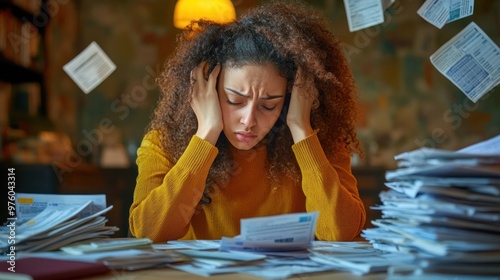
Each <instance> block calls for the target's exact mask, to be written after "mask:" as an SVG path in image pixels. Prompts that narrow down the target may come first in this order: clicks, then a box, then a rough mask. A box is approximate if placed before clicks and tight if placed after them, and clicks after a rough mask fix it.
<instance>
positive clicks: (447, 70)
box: [430, 22, 500, 102]
mask: <svg viewBox="0 0 500 280" xmlns="http://www.w3.org/2000/svg"><path fill="white" fill-rule="evenodd" d="M430 60H431V63H432V64H433V65H434V67H436V69H437V70H439V72H441V74H443V75H444V76H445V77H446V78H448V79H449V80H450V81H451V82H452V83H453V84H454V85H455V86H457V87H458V88H459V89H460V90H461V91H462V92H463V93H465V95H466V96H467V97H468V98H469V99H470V100H472V101H473V102H477V101H478V100H479V99H480V98H481V97H482V96H483V95H485V94H486V93H487V92H488V91H489V90H491V89H492V88H493V87H495V86H496V85H498V84H499V83H500V48H499V47H498V46H497V45H496V44H495V43H494V42H493V41H492V40H491V39H490V38H489V37H488V35H487V34H486V33H484V31H483V30H481V28H480V27H479V26H477V25H476V24H475V23H474V22H471V23H470V24H469V25H467V27H466V28H464V29H463V30H462V31H460V32H459V33H458V34H457V35H455V36H454V37H453V38H452V39H451V40H449V41H448V42H446V43H445V44H444V45H443V46H442V47H441V48H439V50H437V51H436V52H435V53H434V54H432V55H431V57H430Z"/></svg>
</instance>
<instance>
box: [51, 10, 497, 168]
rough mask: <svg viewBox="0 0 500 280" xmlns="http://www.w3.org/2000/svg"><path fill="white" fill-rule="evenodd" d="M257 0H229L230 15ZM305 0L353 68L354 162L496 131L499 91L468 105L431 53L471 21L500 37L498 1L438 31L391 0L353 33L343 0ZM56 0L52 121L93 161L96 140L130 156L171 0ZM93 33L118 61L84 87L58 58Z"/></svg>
mask: <svg viewBox="0 0 500 280" xmlns="http://www.w3.org/2000/svg"><path fill="white" fill-rule="evenodd" d="M54 1H55V0H54ZM261 2H264V1H259V0H233V3H234V5H235V7H236V11H237V14H238V15H241V14H243V13H245V11H247V10H248V9H250V8H252V7H254V6H255V5H258V4H259V3H261ZM306 2H307V3H309V4H310V5H312V6H314V7H315V8H318V9H320V10H321V11H322V12H323V13H324V14H325V15H326V16H327V17H328V18H329V20H330V29H331V30H332V31H333V32H334V34H336V35H337V36H338V37H339V39H340V40H341V41H342V42H343V44H344V46H345V50H346V55H347V57H348V58H349V60H350V64H351V67H352V69H353V72H354V74H355V76H356V80H357V84H358V90H359V100H360V106H361V109H362V114H361V116H360V119H359V137H360V139H361V141H362V143H363V147H364V149H365V152H364V153H365V157H364V158H363V159H360V160H359V161H356V163H357V164H359V165H370V166H382V167H384V168H392V167H394V166H395V162H394V160H393V157H394V155H396V154H398V153H401V152H404V151H409V150H413V149H417V148H420V147H423V146H428V147H437V148H444V149H458V148H462V147H464V146H467V145H469V144H472V143H475V142H477V141H480V140H484V139H487V138H489V137H492V136H495V135H497V134H499V133H500V110H499V108H500V94H499V93H498V92H499V91H500V89H499V88H498V87H497V88H495V89H493V90H492V91H491V92H490V93H489V94H487V95H486V96H484V97H483V98H482V99H481V100H479V101H478V102H477V103H476V104H474V103H472V102H471V101H469V100H468V99H467V97H466V96H465V95H464V94H463V93H462V92H461V91H460V90H459V89H458V88H456V87H455V86H454V85H453V84H452V83H451V82H450V81H448V80H447V79H446V78H445V77H443V76H442V75H441V74H440V73H439V72H438V71H437V70H436V69H435V68H434V67H433V66H432V65H431V63H430V61H429V56H430V55H431V54H432V53H433V52H434V51H436V50H437V49H438V48H439V47H440V46H441V45H442V44H444V43H445V42H446V41H448V40H449V39H450V38H452V37H453V36H454V35H455V34H457V33H458V32H459V31H460V30H462V29H463V28H464V27H465V26H466V25H467V24H468V23H470V22H472V21H474V22H476V23H477V24H478V25H479V26H480V27H481V28H482V29H483V30H484V31H485V32H486V33H487V34H488V35H489V36H490V38H491V39H492V40H493V41H494V42H495V43H496V44H497V45H500V1H488V0H476V1H475V11H474V15H473V16H470V17H467V18H463V19H460V20H458V21H456V22H452V23H449V24H447V25H445V26H444V27H443V28H442V29H437V28H436V27H434V26H433V25H431V24H429V23H428V22H426V21H425V20H423V19H422V18H421V17H420V16H419V15H418V14H417V13H416V11H417V9H418V8H419V7H420V6H421V5H422V3H423V2H424V1H423V0H421V1H416V0H399V1H396V3H394V4H393V5H392V6H391V7H390V8H389V9H388V10H387V11H386V12H385V22H384V23H383V24H380V25H378V26H374V27H370V28H368V29H364V30H360V31H357V32H353V33H351V32H349V29H348V26H347V20H346V14H345V9H344V4H343V1H342V0H314V1H306ZM57 3H59V5H58V7H57V10H54V12H53V13H52V15H53V17H52V19H51V22H50V36H51V39H50V46H49V54H50V64H49V69H50V72H49V73H48V75H47V77H48V90H49V93H50V96H49V99H50V100H49V117H50V119H51V120H52V122H53V124H54V129H55V130H57V131H59V132H63V133H65V134H67V135H68V136H69V138H70V139H71V142H72V144H73V146H75V145H76V144H77V143H78V142H79V141H83V140H85V139H86V137H87V138H88V137H89V136H88V135H92V136H91V137H94V139H95V140H99V141H96V142H98V145H96V146H97V147H96V150H95V153H93V154H92V155H90V156H88V157H87V160H88V161H90V162H93V163H99V159H98V157H99V151H100V146H103V145H113V144H116V143H119V144H121V145H123V146H124V147H126V149H127V151H128V153H129V157H130V162H133V160H135V149H136V148H137V146H138V145H139V144H140V141H141V139H142V136H143V135H144V130H145V128H146V126H147V124H148V122H149V118H150V114H151V112H152V110H153V108H154V106H155V104H156V101H157V99H158V96H159V91H158V88H157V87H156V86H155V84H154V77H155V75H156V74H157V73H158V72H159V71H160V69H161V67H162V65H163V61H164V60H165V58H166V57H167V56H168V55H169V54H170V53H171V52H172V51H173V50H174V48H175V45H176V39H175V38H176V35H177V34H179V32H180V30H177V29H175V28H174V27H173V24H172V15H173V9H174V6H175V1H170V0H169V1H167V0H141V1H132V0H123V1H118V0H99V1H98V0H86V1H78V0H68V1H63V0H59V1H57ZM92 41H95V42H97V43H98V44H99V45H100V46H101V48H102V49H103V50H104V51H105V52H106V53H107V55H108V56H109V57H110V59H111V60H112V61H113V62H114V63H115V64H116V66H117V69H116V70H115V72H114V73H113V74H111V76H109V78H107V79H106V80H105V81H104V82H103V83H102V84H101V85H99V86H98V87H97V88H96V89H95V90H94V91H92V92H91V93H89V94H88V95H85V94H84V93H83V92H82V91H81V90H80V89H79V88H78V87H77V86H76V85H75V83H74V82H73V81H72V80H71V79H70V78H69V77H68V75H67V74H66V73H65V72H64V71H63V70H62V66H63V65H64V64H65V63H67V62H68V61H69V60H71V59H72V58H73V57H74V56H76V55H77V54H78V53H79V52H81V51H82V50H83V49H84V48H85V47H86V46H88V44H90V43H91V42H92ZM103 119H109V120H111V125H112V126H113V128H114V129H113V130H112V131H111V132H108V131H107V132H106V133H104V132H103V131H100V130H98V129H99V126H100V123H101V122H102V120H103ZM332 121H333V120H332ZM86 135H87V136H86Z"/></svg>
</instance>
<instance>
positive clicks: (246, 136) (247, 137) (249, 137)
mask: <svg viewBox="0 0 500 280" xmlns="http://www.w3.org/2000/svg"><path fill="white" fill-rule="evenodd" d="M255 138H257V135H255V134H253V133H243V132H236V139H238V140H239V141H241V142H245V143H250V142H252V141H253V140H255Z"/></svg>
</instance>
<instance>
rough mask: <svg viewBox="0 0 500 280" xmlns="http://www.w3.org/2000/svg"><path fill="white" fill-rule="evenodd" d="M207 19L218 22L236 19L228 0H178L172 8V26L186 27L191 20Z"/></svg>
mask: <svg viewBox="0 0 500 280" xmlns="http://www.w3.org/2000/svg"><path fill="white" fill-rule="evenodd" d="M199 19H207V20H212V21H215V22H219V23H228V22H232V21H235V20H236V11H235V10H234V6H233V3H231V1H230V0H178V1H177V3H176V4H175V9H174V26H175V27H177V28H180V29H184V28H186V26H188V25H189V24H190V23H191V21H193V20H199Z"/></svg>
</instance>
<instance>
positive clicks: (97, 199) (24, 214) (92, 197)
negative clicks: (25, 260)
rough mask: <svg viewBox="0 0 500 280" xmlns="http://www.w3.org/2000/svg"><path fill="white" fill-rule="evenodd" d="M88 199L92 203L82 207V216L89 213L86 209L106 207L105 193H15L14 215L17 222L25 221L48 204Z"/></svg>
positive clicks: (72, 203) (98, 209)
mask: <svg viewBox="0 0 500 280" xmlns="http://www.w3.org/2000/svg"><path fill="white" fill-rule="evenodd" d="M88 201H92V204H90V205H89V207H88V208H86V209H84V210H86V211H87V212H85V211H83V212H82V213H81V214H82V215H84V216H88V215H90V213H88V211H91V212H93V213H95V212H98V211H100V210H102V209H104V208H106V195H104V194H89V195H85V194H35V193H17V195H16V215H17V223H19V224H22V223H24V222H27V221H28V220H30V219H31V218H33V217H34V216H36V215H38V214H39V213H40V212H42V211H43V210H44V209H45V208H47V205H48V204H53V205H57V206H59V207H64V206H67V205H69V206H76V205H83V204H85V203H87V202H88Z"/></svg>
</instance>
